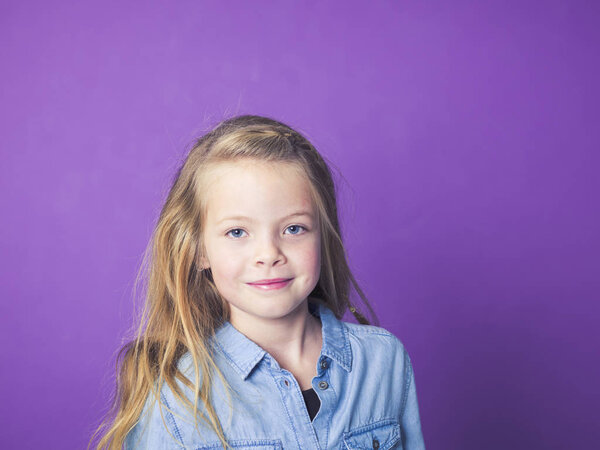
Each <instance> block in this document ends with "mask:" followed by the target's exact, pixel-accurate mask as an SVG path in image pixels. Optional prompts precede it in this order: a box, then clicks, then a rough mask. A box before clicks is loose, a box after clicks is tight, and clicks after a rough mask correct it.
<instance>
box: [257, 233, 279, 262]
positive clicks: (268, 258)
mask: <svg viewBox="0 0 600 450" xmlns="http://www.w3.org/2000/svg"><path fill="white" fill-rule="evenodd" d="M254 260H255V262H256V264H262V265H267V266H274V265H275V264H282V263H284V262H285V257H284V256H283V253H282V252H281V248H280V246H279V242H278V240H277V239H276V238H272V237H265V238H263V239H260V240H259V242H257V248H256V256H255V258H254Z"/></svg>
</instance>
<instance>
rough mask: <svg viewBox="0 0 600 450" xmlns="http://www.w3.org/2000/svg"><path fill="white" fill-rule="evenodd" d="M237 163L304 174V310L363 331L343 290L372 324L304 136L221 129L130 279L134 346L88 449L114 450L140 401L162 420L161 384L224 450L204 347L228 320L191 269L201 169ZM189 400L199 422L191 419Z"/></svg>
mask: <svg viewBox="0 0 600 450" xmlns="http://www.w3.org/2000/svg"><path fill="white" fill-rule="evenodd" d="M240 159H253V160H262V161H268V162H278V163H287V164H291V165H293V166H295V167H297V168H298V169H301V170H302V171H303V172H304V174H305V175H306V177H307V179H308V181H309V185H310V189H311V194H312V197H313V201H314V202H315V206H316V209H317V215H318V222H319V224H320V225H319V226H320V232H321V255H322V259H321V273H320V278H319V281H318V283H317V285H316V287H315V288H314V290H313V291H312V292H311V294H310V296H309V297H310V301H311V302H313V303H322V304H324V305H326V306H327V307H329V308H330V309H331V310H332V311H333V312H334V314H335V316H336V317H337V318H338V319H341V318H342V316H343V315H344V313H345V312H346V310H347V309H348V308H349V309H350V311H351V312H352V313H353V314H354V315H355V317H356V319H357V321H358V322H359V323H369V322H368V321H367V320H366V319H365V317H364V316H363V315H361V314H360V313H359V312H358V311H357V310H356V309H355V308H354V306H352V305H351V304H350V285H351V284H352V286H353V287H354V289H355V290H356V292H357V293H358V295H359V297H360V298H361V299H362V301H363V302H364V304H365V306H366V307H367V309H368V310H369V313H370V316H371V317H372V318H374V322H375V323H377V318H376V315H375V313H374V311H373V309H372V308H371V306H370V304H369V302H368V300H367V298H366V297H365V295H364V294H363V292H362V290H361V289H360V287H359V286H358V284H357V282H356V280H355V278H354V276H353V275H352V273H351V271H350V268H349V266H348V263H347V259H346V254H345V250H344V245H343V242H342V236H341V233H340V225H339V221H338V212H337V204H336V192H335V186H334V182H333V179H332V175H331V172H330V169H329V167H328V166H327V164H326V163H325V161H324V160H323V158H322V157H321V155H320V154H319V153H318V152H317V150H316V149H315V148H314V147H313V145H312V144H311V143H310V142H309V141H308V140H307V139H306V138H305V137H304V136H302V135H301V134H300V133H298V132H297V131H295V130H293V129H292V128H290V127H289V126H287V125H285V124H283V123H281V122H278V121H276V120H273V119H269V118H266V117H261V116H252V115H243V116H237V117H233V118H231V119H228V120H225V121H223V122H221V123H220V124H218V125H217V127H216V128H214V129H213V130H212V131H210V132H208V133H207V134H205V135H204V136H202V137H201V138H200V139H198V140H197V141H196V143H195V145H193V147H192V148H191V150H190V151H189V153H188V155H187V157H186V159H185V161H184V163H183V165H182V166H181V168H180V169H179V171H178V172H177V175H176V177H175V179H174V182H173V185H172V187H171V189H170V191H169V194H168V196H167V199H166V202H165V204H164V206H163V208H162V210H161V212H160V216H159V218H158V222H157V225H156V227H155V229H154V231H153V233H152V237H151V240H150V242H149V245H148V247H147V248H146V252H145V254H144V259H143V263H142V266H141V267H140V272H138V277H137V279H136V284H137V282H138V281H139V277H140V273H141V272H142V269H144V274H145V279H146V282H145V284H144V287H145V297H146V301H145V304H144V308H143V311H142V314H141V316H140V317H139V324H138V326H137V331H136V333H135V337H134V338H132V340H131V341H129V342H128V343H127V344H125V345H124V346H123V347H122V348H121V350H120V352H119V354H118V356H117V376H116V391H115V393H114V397H113V401H112V407H111V410H110V411H109V413H108V415H107V416H106V418H105V419H104V421H103V422H102V424H101V425H100V426H99V427H98V429H97V430H96V432H95V433H94V435H93V436H92V439H91V440H90V442H91V441H92V440H93V439H94V438H95V437H96V436H99V435H102V438H101V439H100V440H99V441H98V445H97V449H103V448H110V449H115V448H119V449H120V448H121V447H122V445H123V443H124V441H125V437H126V435H127V433H128V432H129V431H130V430H131V429H132V428H133V427H134V426H135V424H136V423H137V421H138V420H139V417H140V414H141V413H142V410H143V409H144V405H145V402H146V399H147V398H149V395H151V394H152V395H153V396H154V399H155V400H156V401H158V402H159V407H160V408H161V414H162V407H163V406H165V405H163V404H162V402H161V400H160V391H161V388H162V387H163V384H164V383H166V384H167V386H168V387H169V388H170V389H171V391H172V392H173V393H174V395H175V396H176V397H177V398H178V399H179V400H180V401H181V402H182V403H183V404H184V405H185V406H186V407H187V408H189V411H190V412H191V413H192V417H194V421H195V422H194V423H195V425H196V427H197V425H198V419H197V417H198V415H200V416H201V418H202V420H203V421H204V422H205V423H206V424H207V425H208V426H209V427H211V428H212V429H213V430H214V431H215V433H216V434H217V435H218V436H219V439H220V440H221V442H222V444H223V446H224V448H227V447H228V445H227V443H226V439H225V436H224V433H223V429H222V427H221V423H220V421H219V419H218V417H217V414H216V412H215V409H214V408H213V406H212V403H211V395H210V393H211V383H212V380H213V379H214V375H216V376H218V377H219V379H220V380H221V381H222V382H223V384H224V386H227V387H228V384H227V383H226V381H225V379H224V376H223V374H222V373H221V371H220V370H219V368H218V367H217V364H216V363H215V359H214V356H213V355H214V353H213V351H212V346H211V345H209V342H210V339H211V337H212V336H214V332H215V330H216V329H217V328H218V327H219V326H220V325H221V324H222V323H223V322H224V321H226V320H228V319H229V309H228V304H227V302H226V301H225V300H224V299H223V298H222V297H221V296H220V294H219V292H218V291H217V288H216V286H215V283H214V282H213V279H212V274H211V272H210V269H208V270H202V269H201V265H200V257H201V256H202V255H203V243H202V232H203V229H202V227H203V217H204V212H205V209H206V205H205V199H204V197H205V196H204V193H205V192H206V190H207V189H209V187H208V186H207V185H206V178H207V177H206V174H207V172H208V169H209V168H210V167H211V166H213V165H214V164H219V163H222V162H227V161H238V160H240ZM148 259H149V262H148ZM187 352H189V354H190V355H191V359H192V360H193V366H194V382H193V383H192V382H191V381H190V380H189V379H188V378H187V377H186V376H185V375H184V374H183V373H182V372H181V371H180V370H179V368H178V361H179V360H180V358H181V357H182V356H183V355H184V354H185V353H187ZM203 374H208V376H203ZM176 380H179V381H181V382H182V383H183V384H184V385H185V386H187V387H188V388H190V389H192V390H193V392H194V398H195V399H196V400H195V401H194V403H193V404H192V402H191V401H190V400H188V399H187V398H186V396H185V395H184V393H183V390H182V389H180V387H179V386H178V384H177V382H176ZM198 398H199V399H200V401H201V402H202V404H203V405H204V407H205V410H206V414H204V413H200V412H199V411H200V410H201V408H198ZM165 407H166V406H165ZM88 447H89V445H88Z"/></svg>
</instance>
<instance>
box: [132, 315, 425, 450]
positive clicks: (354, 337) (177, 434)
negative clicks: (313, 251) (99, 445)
mask: <svg viewBox="0 0 600 450" xmlns="http://www.w3.org/2000/svg"><path fill="white" fill-rule="evenodd" d="M311 306H312V305H311ZM313 314H315V315H317V316H320V318H321V326H322V336H323V345H322V348H321V355H320V357H319V360H318V362H317V367H316V372H317V375H316V376H315V377H314V378H313V379H312V387H313V389H314V390H315V392H316V393H317V395H318V396H319V399H320V401H321V406H320V409H319V411H318V413H317V415H316V416H315V417H314V419H313V421H312V422H311V420H310V417H309V415H308V412H307V409H306V405H305V403H304V399H303V396H302V391H301V389H300V386H299V385H298V383H297V382H296V380H295V378H294V376H293V375H292V373H291V372H289V371H287V370H285V369H282V368H281V367H280V366H279V364H278V363H277V361H276V360H275V359H274V358H273V357H272V356H271V355H270V354H269V353H267V352H266V351H265V350H263V349H262V348H261V347H259V346H258V345H257V344H255V343H254V342H253V341H252V340H250V339H248V338H247V337H246V336H244V335H243V334H242V333H241V332H239V331H238V330H237V329H236V328H235V327H234V326H233V325H231V323H230V322H225V323H224V324H223V325H222V326H221V327H220V328H219V329H217V330H216V332H215V336H214V342H215V343H216V345H215V349H216V350H217V351H215V361H216V363H217V365H218V366H219V368H220V369H221V371H222V372H223V375H224V377H225V379H226V380H227V382H228V383H229V384H230V385H231V387H232V388H233V391H234V392H233V394H232V395H231V402H230V403H229V400H228V398H227V395H226V394H225V390H224V387H223V385H222V383H221V382H220V380H219V377H214V378H213V380H211V381H212V382H213V387H212V395H213V400H212V403H213V405H214V408H215V411H216V412H217V414H218V417H219V420H220V421H221V426H222V427H223V431H224V433H225V437H226V438H227V441H228V442H229V444H230V445H231V446H232V447H233V448H235V449H252V450H263V449H367V448H369V449H370V448H374V449H380V450H386V449H404V450H420V449H424V448H425V444H424V442H423V435H422V433H421V422H420V418H419V408H418V404H417V393H416V387H415V380H414V373H413V369H412V365H411V361H410V358H409V356H408V353H407V351H406V350H405V349H404V346H403V345H402V343H401V342H400V341H399V340H398V339H397V338H396V337H395V336H394V335H393V334H391V333H390V332H388V331H386V330H385V329H383V328H380V327H376V326H372V325H359V324H353V323H349V322H343V321H340V320H338V319H337V318H336V317H335V315H334V314H333V312H332V311H331V310H330V309H329V308H327V307H326V306H323V305H318V306H315V307H314V308H313ZM179 368H180V370H182V372H183V373H184V374H186V376H187V377H188V378H190V380H193V379H194V375H193V370H192V363H191V357H190V356H189V353H186V354H185V355H184V356H183V357H182V359H181V360H180V362H179ZM177 383H178V385H179V386H180V387H181V388H182V389H183V391H184V392H185V394H186V395H187V397H188V399H190V401H192V403H193V394H192V391H191V390H190V389H189V388H187V387H185V385H183V383H181V382H180V381H177ZM151 397H154V396H153V395H152V394H151V395H150V396H149V397H148V399H147V401H146V404H145V406H144V410H143V412H142V415H141V417H140V420H139V422H138V423H137V424H136V425H135V427H134V428H133V429H132V430H131V431H130V432H129V434H128V435H127V438H126V442H125V448H126V449H133V448H135V449H139V448H150V449H179V448H185V449H218V448H223V447H222V444H221V442H220V441H219V439H218V438H217V435H216V434H215V433H214V431H212V430H211V429H210V427H208V426H207V425H206V424H205V423H204V422H203V421H202V420H201V419H199V420H198V428H199V430H198V429H196V428H195V427H194V424H193V420H192V418H191V415H190V414H189V413H187V412H186V410H185V409H184V406H183V405H182V404H181V403H180V402H179V401H178V400H177V399H176V397H175V395H174V394H173V392H172V391H171V390H170V389H169V388H168V387H167V385H166V384H164V385H163V388H162V391H161V399H162V402H163V404H165V405H167V406H168V409H167V408H165V407H164V406H163V408H162V417H161V410H160V409H159V405H158V403H157V402H156V401H151ZM230 404H231V405H232V406H233V413H232V412H231V409H230ZM198 408H199V409H200V410H201V411H204V409H203V406H202V404H201V402H200V401H199V402H198ZM169 410H170V411H169ZM163 418H164V420H163Z"/></svg>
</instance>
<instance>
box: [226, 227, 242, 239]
mask: <svg viewBox="0 0 600 450" xmlns="http://www.w3.org/2000/svg"><path fill="white" fill-rule="evenodd" d="M240 233H245V231H244V230H242V229H241V228H234V229H233V230H229V231H228V232H227V233H225V236H231V237H233V238H236V239H237V238H241V237H242V236H241V234H240Z"/></svg>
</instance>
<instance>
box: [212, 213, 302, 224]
mask: <svg viewBox="0 0 600 450" xmlns="http://www.w3.org/2000/svg"><path fill="white" fill-rule="evenodd" d="M299 216H308V217H310V218H311V219H312V218H313V216H312V214H311V213H309V212H307V211H302V212H296V213H292V214H290V215H288V216H285V217H282V218H281V220H286V219H291V218H292V217H299ZM228 220H245V221H246V222H254V219H252V218H250V217H247V216H231V217H226V218H224V219H221V220H219V221H218V222H217V225H220V224H221V223H223V222H226V221H228Z"/></svg>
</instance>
